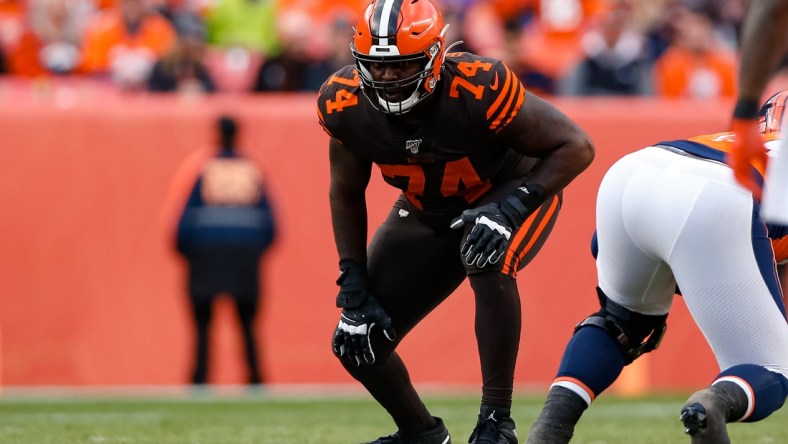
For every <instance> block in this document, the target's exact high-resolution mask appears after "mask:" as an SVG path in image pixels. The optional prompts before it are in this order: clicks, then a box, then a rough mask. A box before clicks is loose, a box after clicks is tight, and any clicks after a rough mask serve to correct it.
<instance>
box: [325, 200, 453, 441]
mask: <svg viewBox="0 0 788 444" xmlns="http://www.w3.org/2000/svg"><path fill="white" fill-rule="evenodd" d="M460 238H461V233H458V232H456V231H454V230H449V229H448V224H447V229H445V230H435V229H431V228H429V227H427V226H426V225H424V224H422V223H421V222H419V221H418V220H417V219H416V218H415V215H414V214H413V213H411V212H409V210H408V207H407V205H406V204H404V202H403V201H402V200H400V201H398V202H397V204H396V205H395V207H394V209H393V210H392V212H391V213H390V214H389V216H388V217H387V219H386V221H385V222H384V223H383V225H381V227H380V228H379V229H378V231H377V232H376V233H375V236H374V237H373V239H372V241H371V243H370V246H369V251H368V257H369V262H368V269H369V285H370V293H371V294H372V295H374V297H375V298H376V299H377V300H378V302H379V303H380V305H381V306H382V307H383V309H384V310H385V311H386V312H387V313H388V315H389V316H390V317H391V321H392V324H393V327H394V330H395V331H396V333H397V342H396V343H393V342H390V341H388V340H387V339H385V338H384V337H383V335H382V334H380V332H378V333H377V334H376V333H375V332H373V334H372V336H371V342H372V347H373V350H374V351H375V355H376V359H375V363H374V364H373V365H362V366H358V367H356V366H353V365H351V364H349V363H348V362H347V361H346V360H344V359H342V360H340V361H341V362H342V364H343V365H344V366H345V369H346V370H347V371H348V373H350V375H352V376H353V377H354V378H355V379H356V380H358V381H359V382H361V384H363V385H364V387H365V388H366V389H367V390H368V391H369V393H370V394H371V395H372V396H373V397H374V398H375V399H376V400H377V401H378V402H379V403H380V404H381V405H382V406H383V407H384V408H385V409H386V411H387V412H388V413H389V414H390V415H391V417H392V419H393V420H394V422H395V424H396V426H397V429H398V431H397V433H396V434H395V435H392V436H393V437H385V438H381V439H380V440H378V441H372V442H380V443H386V442H396V443H400V442H403V443H413V444H446V443H448V442H450V441H449V435H448V432H447V431H446V430H445V427H444V426H443V425H442V422H441V421H440V420H439V419H436V418H434V417H433V416H432V415H431V414H430V412H429V410H428V409H427V408H426V406H425V405H424V403H423V402H422V400H421V398H420V397H419V395H418V393H417V392H416V390H415V388H414V387H413V384H412V383H411V380H410V376H409V374H408V371H407V368H406V366H405V364H404V363H403V362H402V359H401V358H400V356H399V355H398V354H397V353H396V351H395V347H396V344H398V343H399V341H401V340H402V339H403V338H404V337H405V336H406V335H407V334H408V332H409V331H410V330H411V329H413V328H414V327H415V326H416V324H418V323H419V322H420V321H421V320H422V319H424V317H425V316H427V314H429V313H430V312H431V311H432V310H433V309H434V308H435V307H437V306H438V304H440V303H441V302H442V301H443V300H445V299H446V298H447V297H448V296H449V295H450V294H451V293H452V292H453V291H454V290H455V289H456V288H457V287H458V286H459V285H460V283H462V281H463V280H464V279H465V270H464V268H463V267H462V263H461V261H460V257H459V254H458V251H459V243H460ZM398 439H399V441H397V440H398Z"/></svg>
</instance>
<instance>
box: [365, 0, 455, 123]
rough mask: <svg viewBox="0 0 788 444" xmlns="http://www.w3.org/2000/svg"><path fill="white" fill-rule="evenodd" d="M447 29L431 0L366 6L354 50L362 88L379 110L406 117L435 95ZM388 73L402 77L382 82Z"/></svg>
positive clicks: (384, 1)
mask: <svg viewBox="0 0 788 444" xmlns="http://www.w3.org/2000/svg"><path fill="white" fill-rule="evenodd" d="M447 28H448V25H445V24H444V21H443V17H442V16H441V14H440V12H439V11H438V10H437V9H436V8H435V6H434V5H433V4H432V3H430V2H429V1H428V0H405V1H398V0H375V1H373V2H372V3H371V4H370V5H369V6H368V7H367V9H366V10H365V11H364V14H363V15H362V17H361V19H360V20H359V22H358V25H357V26H356V27H355V28H354V35H353V41H352V43H351V52H352V54H353V57H354V58H355V59H356V70H357V71H358V74H359V78H360V79H361V88H362V90H363V92H364V95H365V96H366V97H367V99H368V100H369V101H370V103H371V104H372V105H373V106H374V107H375V108H377V109H378V110H380V111H382V112H385V113H389V114H405V113H406V112H408V111H410V110H411V109H412V108H413V107H414V106H415V105H416V104H418V103H419V102H421V101H422V100H424V99H425V98H426V97H427V96H429V95H430V94H431V93H432V92H433V91H434V89H435V85H437V82H438V79H439V78H440V74H441V72H442V70H443V61H444V55H445V52H446V47H445V40H444V34H445V33H446V29H447ZM414 62H417V63H414ZM387 66H388V67H389V68H386V67H387ZM416 67H418V69H416ZM386 69H391V70H395V71H396V72H397V73H398V74H400V75H401V76H402V78H395V79H392V78H391V77H390V76H389V77H386V78H382V77H381V72H382V71H384V70H386ZM403 74H404V75H403Z"/></svg>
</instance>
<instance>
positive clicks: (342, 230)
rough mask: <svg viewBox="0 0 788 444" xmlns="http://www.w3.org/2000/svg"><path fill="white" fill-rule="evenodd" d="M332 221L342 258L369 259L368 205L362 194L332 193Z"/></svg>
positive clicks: (359, 260) (364, 260) (363, 260)
mask: <svg viewBox="0 0 788 444" xmlns="http://www.w3.org/2000/svg"><path fill="white" fill-rule="evenodd" d="M329 202H330V204H331V221H332V224H333V228H334V242H335V243H336V248H337V253H338V254H339V258H340V259H352V260H354V261H356V262H359V263H365V262H366V261H367V206H366V200H365V199H364V197H363V195H362V196H356V197H347V196H335V195H333V194H332V195H331V196H330V199H329Z"/></svg>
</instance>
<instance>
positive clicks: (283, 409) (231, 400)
mask: <svg viewBox="0 0 788 444" xmlns="http://www.w3.org/2000/svg"><path fill="white" fill-rule="evenodd" d="M684 398H685V396H684V395H682V396H659V397H656V396H654V397H646V398H616V397H610V396H609V397H602V398H600V399H598V400H597V401H595V403H594V405H593V406H592V408H591V409H590V410H589V411H587V412H586V414H585V415H584V417H583V420H582V421H581V422H580V425H579V426H578V428H577V430H576V433H575V439H574V440H573V441H572V442H573V443H586V444H591V443H598V444H603V443H604V444H615V443H626V444H632V443H638V444H648V443H654V444H665V443H688V442H689V439H688V438H687V436H686V435H684V434H683V432H682V429H681V424H680V422H679V421H678V419H677V418H678V411H679V408H680V406H681V404H682V402H683V401H684ZM542 400H543V398H542V397H540V396H534V397H518V398H516V399H515V403H514V412H515V415H514V419H515V421H516V422H517V424H518V426H519V436H520V438H521V442H524V441H525V436H526V434H527V431H528V429H529V427H530V425H531V422H532V421H533V420H534V419H535V418H536V415H537V414H538V411H539V408H540V407H541V403H542ZM425 402H426V403H427V405H428V407H429V408H430V410H431V411H432V412H433V414H434V415H436V416H441V417H443V418H444V420H445V422H446V425H447V427H448V428H449V431H450V432H451V433H452V441H453V442H454V444H459V443H464V442H466V441H467V438H468V435H469V434H470V432H471V429H472V428H473V426H474V424H475V420H476V414H477V412H478V410H477V409H478V398H477V397H476V396H466V395H450V396H446V395H440V396H439V395H430V396H427V397H425ZM392 431H393V423H392V422H391V420H390V419H389V417H388V415H387V414H386V413H385V412H384V411H383V410H382V409H381V408H380V407H379V406H378V405H377V404H376V403H375V402H374V401H371V400H369V399H368V398H366V397H365V396H362V395H352V396H341V395H340V396H331V395H325V394H323V395H319V396H318V395H315V396H308V395H304V394H303V393H302V394H297V395H293V396H289V395H287V394H276V395H272V394H270V393H268V394H267V393H264V392H260V393H257V394H254V393H252V394H243V395H233V396H227V395H216V394H213V395H212V394H210V393H202V394H192V395H173V396H169V395H166V396H157V395H134V396H128V395H125V396H117V395H106V394H105V395H101V396H95V395H93V396H89V395H73V394H70V395H58V396H19V395H8V394H5V395H4V396H3V397H2V398H0V443H4V444H28V443H30V444H47V443H52V444H55V443H57V444H70V443H84V444H121V443H122V444H136V443H156V444H166V443H191V444H211V443H233V444H244V443H249V444H251V443H266V444H267V443H271V444H307V443H315V444H340V443H341V444H355V443H359V442H362V441H366V440H371V439H373V438H376V437H378V436H380V435H385V434H388V433H390V432H392ZM729 431H730V435H731V439H732V440H733V442H734V443H746V444H756V443H775V444H777V443H788V409H783V410H781V411H779V412H777V413H775V414H774V415H772V416H771V417H770V418H768V419H766V420H765V421H761V422H759V423H754V424H733V425H731V426H729Z"/></svg>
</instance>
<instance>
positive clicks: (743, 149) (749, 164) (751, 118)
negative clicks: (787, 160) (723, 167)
mask: <svg viewBox="0 0 788 444" xmlns="http://www.w3.org/2000/svg"><path fill="white" fill-rule="evenodd" d="M758 109H759V108H758V104H757V103H755V104H753V103H749V102H747V101H744V100H740V101H739V103H737V104H736V110H735V111H734V117H733V122H732V123H731V130H732V131H733V133H734V134H735V135H736V137H735V138H734V141H733V147H732V148H731V152H730V153H729V155H728V156H726V158H725V162H726V163H727V164H728V165H729V166H730V167H731V169H733V175H734V177H735V178H736V181H738V182H739V184H741V185H742V186H743V187H745V188H747V189H749V190H750V191H752V195H753V197H754V198H755V199H757V200H759V201H760V200H761V194H762V191H763V190H762V185H761V184H760V183H759V181H758V179H757V177H756V175H755V174H756V173H755V171H754V170H753V163H755V164H761V165H763V166H764V167H765V166H766V162H767V161H768V156H767V154H766V147H765V146H764V145H763V139H761V134H760V131H758Z"/></svg>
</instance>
